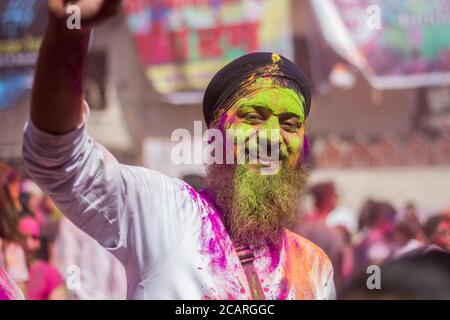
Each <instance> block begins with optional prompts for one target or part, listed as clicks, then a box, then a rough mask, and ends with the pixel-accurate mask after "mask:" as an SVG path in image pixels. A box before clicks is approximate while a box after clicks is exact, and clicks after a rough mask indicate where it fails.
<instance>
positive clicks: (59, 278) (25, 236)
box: [0, 163, 126, 300]
mask: <svg viewBox="0 0 450 320" xmlns="http://www.w3.org/2000/svg"><path fill="white" fill-rule="evenodd" d="M4 278H6V279H8V280H12V281H10V282H11V283H13V284H15V285H17V289H19V290H20V291H19V290H16V291H17V292H18V295H19V297H20V298H25V299H30V300H65V299H124V298H125V295H126V282H125V274H124V270H123V268H122V266H121V265H120V264H119V263H118V261H117V260H116V259H115V258H114V257H113V256H112V255H111V254H110V253H108V252H107V251H106V250H104V249H103V248H102V247H101V246H100V245H99V244H97V242H95V241H94V240H93V239H91V238H90V237H89V236H87V235H86V234H84V233H83V232H82V231H80V230H78V228H76V227H75V226H74V225H72V223H71V222H69V221H68V220H67V219H65V218H64V216H63V215H62V213H61V212H60V211H59V210H58V208H56V206H55V205H54V204H53V203H52V201H51V199H50V198H49V196H48V195H46V194H45V193H43V192H42V191H41V189H40V188H39V187H38V186H37V185H36V184H35V183H34V182H33V181H31V180H29V179H27V178H26V177H22V176H21V175H20V174H19V173H18V172H17V171H16V170H15V169H14V168H12V167H11V166H8V165H6V164H2V163H0V300H1V299H2V298H8V296H7V295H8V294H7V293H5V292H8V288H2V286H1V284H2V283H1V282H2V279H3V280H4V281H3V283H5V282H7V281H6V280H5V279H4ZM2 289H3V290H2ZM9 291H14V288H10V289H9ZM2 295H3V296H2ZM9 296H11V294H10V295H9ZM16 297H17V295H16Z"/></svg>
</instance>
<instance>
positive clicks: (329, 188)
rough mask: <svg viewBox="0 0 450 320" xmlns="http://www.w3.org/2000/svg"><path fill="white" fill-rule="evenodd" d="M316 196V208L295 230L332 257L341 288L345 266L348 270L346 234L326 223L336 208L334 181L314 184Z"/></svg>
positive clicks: (337, 280) (313, 192) (311, 190)
mask: <svg viewBox="0 0 450 320" xmlns="http://www.w3.org/2000/svg"><path fill="white" fill-rule="evenodd" d="M310 193H311V194H312V196H313V198H314V204H315V209H314V210H313V211H311V212H309V213H306V214H305V216H304V217H303V218H302V219H301V221H300V223H299V225H298V226H297V228H296V229H295V230H294V231H295V232H297V233H298V234H300V235H301V236H303V237H305V238H306V239H308V240H310V241H312V242H313V243H314V244H316V245H317V246H318V247H319V248H321V249H322V250H323V251H324V252H325V253H326V254H327V256H328V257H329V258H330V260H331V263H332V264H333V269H334V282H335V286H336V288H338V289H339V286H340V284H341V282H342V281H343V269H344V268H343V267H344V266H345V269H346V270H348V268H349V266H348V261H349V260H348V259H346V261H344V257H347V255H346V254H344V252H346V253H348V252H347V251H346V250H345V248H346V241H345V240H346V239H345V236H344V235H343V234H342V233H341V232H340V230H338V229H337V228H332V227H329V226H328V225H327V224H326V218H327V216H328V214H329V213H330V212H331V211H333V210H334V209H335V208H336V204H337V194H336V190H335V187H334V184H333V183H332V182H324V183H320V184H317V185H314V186H313V187H312V188H311V189H310Z"/></svg>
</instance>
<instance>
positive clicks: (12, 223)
mask: <svg viewBox="0 0 450 320" xmlns="http://www.w3.org/2000/svg"><path fill="white" fill-rule="evenodd" d="M19 186H20V182H19V177H18V175H17V174H16V173H15V172H14V171H13V169H12V168H10V167H9V166H6V165H3V164H0V268H3V269H4V270H5V272H6V273H8V275H9V277H10V278H11V279H12V280H13V281H15V282H16V283H17V285H18V286H19V288H20V289H21V290H22V292H23V293H24V295H25V296H26V282H27V281H28V279H29V275H28V270H27V265H26V260H25V254H24V252H23V250H22V248H21V246H20V244H19V242H20V241H21V236H20V233H19V231H18V219H19V211H18V208H19V207H20V205H18V191H17V190H19V188H20V187H19ZM16 200H17V201H16Z"/></svg>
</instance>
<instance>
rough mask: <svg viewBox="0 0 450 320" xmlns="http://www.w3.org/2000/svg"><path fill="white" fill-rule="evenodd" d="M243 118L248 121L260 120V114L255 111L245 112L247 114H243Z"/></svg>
mask: <svg viewBox="0 0 450 320" xmlns="http://www.w3.org/2000/svg"><path fill="white" fill-rule="evenodd" d="M244 119H245V120H249V121H259V120H262V119H261V116H260V115H259V114H257V113H247V114H246V115H245V116H244Z"/></svg>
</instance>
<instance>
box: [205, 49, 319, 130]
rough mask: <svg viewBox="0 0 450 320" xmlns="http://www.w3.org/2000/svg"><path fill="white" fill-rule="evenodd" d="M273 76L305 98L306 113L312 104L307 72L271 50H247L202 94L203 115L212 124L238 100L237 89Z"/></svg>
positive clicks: (214, 78)
mask: <svg viewBox="0 0 450 320" xmlns="http://www.w3.org/2000/svg"><path fill="white" fill-rule="evenodd" d="M263 77H270V78H271V79H273V80H274V82H275V83H276V84H277V85H279V86H284V87H287V88H291V89H293V90H295V91H296V92H297V93H299V94H300V95H301V96H303V98H304V99H305V110H303V111H304V113H305V116H308V114H309V110H310V108H311V91H310V87H309V84H308V82H307V80H306V77H305V76H304V74H303V73H302V72H301V71H300V69H299V68H298V67H297V66H296V65H295V64H294V63H293V62H292V61H290V60H288V59H286V58H284V57H282V56H280V55H278V54H276V53H269V52H255V53H250V54H246V55H244V56H242V57H240V58H238V59H236V60H233V61H232V62H230V63H229V64H227V65H226V66H225V67H223V68H222V69H220V70H219V72H217V73H216V75H215V76H214V77H213V78H212V80H211V81H210V83H209V85H208V87H207V88H206V91H205V96H204V98H203V116H204V117H205V121H206V123H207V125H208V127H209V126H210V124H211V123H213V122H214V121H215V120H217V117H218V116H219V115H221V114H222V113H224V112H226V111H227V110H228V109H229V108H230V107H231V106H232V105H233V102H235V99H236V95H238V93H239V94H240V95H242V93H243V91H244V94H245V90H246V88H248V87H249V86H250V85H251V84H252V83H254V82H255V81H256V80H257V79H258V78H263Z"/></svg>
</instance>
